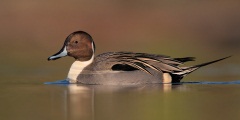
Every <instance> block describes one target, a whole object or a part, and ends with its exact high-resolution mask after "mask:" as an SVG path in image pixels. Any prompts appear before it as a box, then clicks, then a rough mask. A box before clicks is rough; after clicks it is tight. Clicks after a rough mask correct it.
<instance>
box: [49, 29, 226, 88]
mask: <svg viewBox="0 0 240 120" xmlns="http://www.w3.org/2000/svg"><path fill="white" fill-rule="evenodd" d="M95 51H96V47H95V43H94V41H93V38H92V37H91V35H90V34H88V33H87V32H85V31H75V32H73V33H71V34H70V35H69V36H67V38H66V39H65V42H64V44H63V47H62V48H61V49H60V51H59V52H57V53H56V54H53V55H52V56H50V57H49V58H48V61H50V60H57V59H59V58H62V57H65V56H70V57H73V58H74V59H75V61H74V62H73V64H72V65H71V67H70V69H69V72H68V75H67V78H66V81H67V82H69V83H78V84H89V85H139V84H161V83H179V82H180V81H181V80H182V79H183V77H185V76H186V75H188V74H190V73H192V72H193V71H195V70H197V69H199V68H201V67H203V66H206V65H209V64H212V63H215V62H218V61H221V60H224V59H226V58H229V57H230V56H228V57H224V58H221V59H217V60H214V61H210V62H206V63H202V64H198V65H194V66H188V67H182V65H183V64H184V63H185V62H189V61H194V60H195V58H194V57H183V58H171V57H170V56H167V55H160V54H149V53H136V52H125V51H120V52H106V53H102V54H99V55H96V56H95Z"/></svg>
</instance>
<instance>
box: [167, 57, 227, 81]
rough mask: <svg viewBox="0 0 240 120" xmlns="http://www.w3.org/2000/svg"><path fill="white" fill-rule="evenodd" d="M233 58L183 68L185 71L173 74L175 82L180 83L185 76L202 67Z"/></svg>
mask: <svg viewBox="0 0 240 120" xmlns="http://www.w3.org/2000/svg"><path fill="white" fill-rule="evenodd" d="M229 57H231V56H228V57H224V58H221V59H217V60H214V61H210V62H206V63H202V64H199V65H194V66H190V67H185V68H182V69H183V71H181V72H175V73H171V75H172V77H173V79H174V80H175V82H179V81H180V80H181V79H182V78H183V77H184V76H186V75H188V74H189V73H191V72H193V71H195V70H197V69H198V68H200V67H203V66H206V65H209V64H212V63H215V62H219V61H221V60H224V59H227V58H229ZM173 82H174V81H173Z"/></svg>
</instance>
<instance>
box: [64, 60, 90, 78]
mask: <svg viewBox="0 0 240 120" xmlns="http://www.w3.org/2000/svg"><path fill="white" fill-rule="evenodd" d="M93 59H94V55H93V56H92V58H91V59H90V60H88V61H84V62H82V61H75V62H74V63H73V64H72V66H71V68H70V70H69V72H68V76H67V80H68V81H69V82H70V83H76V82H77V77H78V75H79V74H80V73H81V72H82V70H83V69H84V68H85V67H87V66H88V65H89V64H91V63H92V62H93Z"/></svg>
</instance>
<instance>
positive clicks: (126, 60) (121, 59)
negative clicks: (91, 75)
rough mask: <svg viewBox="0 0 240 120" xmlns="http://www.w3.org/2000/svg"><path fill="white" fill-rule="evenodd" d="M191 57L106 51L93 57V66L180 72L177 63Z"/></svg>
mask: <svg viewBox="0 0 240 120" xmlns="http://www.w3.org/2000/svg"><path fill="white" fill-rule="evenodd" d="M192 60H193V58H191V57H187V58H176V59H175V58H170V57H169V56H165V55H155V54H147V53H132V52H108V53H103V54H100V55H98V56H97V57H96V58H95V62H94V65H95V68H96V69H99V70H100V69H105V70H122V71H129V70H141V71H143V72H146V73H148V74H151V73H150V72H149V71H148V70H147V69H146V68H150V69H153V70H155V71H159V72H170V73H171V72H180V71H183V70H182V69H181V68H180V67H179V65H181V64H183V63H184V62H186V61H192Z"/></svg>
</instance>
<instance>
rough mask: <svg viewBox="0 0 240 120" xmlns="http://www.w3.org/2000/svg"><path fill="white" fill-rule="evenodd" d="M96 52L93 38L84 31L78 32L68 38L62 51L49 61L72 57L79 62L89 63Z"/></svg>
mask: <svg viewBox="0 0 240 120" xmlns="http://www.w3.org/2000/svg"><path fill="white" fill-rule="evenodd" d="M94 52H95V44H94V41H93V39H92V37H91V36H90V35H89V34H88V33H86V32H84V31H76V32H73V33H71V34H70V35H69V36H68V37H67V38H66V40H65V42H64V44H63V47H62V49H61V50H60V51H59V52H57V53H56V54H54V55H52V56H50V57H49V58H48V60H56V59H59V58H61V57H64V56H70V57H73V58H75V59H76V60H78V61H88V60H90V59H91V58H92V57H93V56H94Z"/></svg>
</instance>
